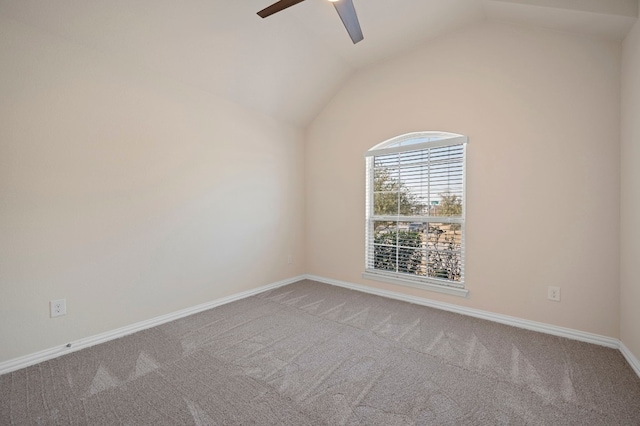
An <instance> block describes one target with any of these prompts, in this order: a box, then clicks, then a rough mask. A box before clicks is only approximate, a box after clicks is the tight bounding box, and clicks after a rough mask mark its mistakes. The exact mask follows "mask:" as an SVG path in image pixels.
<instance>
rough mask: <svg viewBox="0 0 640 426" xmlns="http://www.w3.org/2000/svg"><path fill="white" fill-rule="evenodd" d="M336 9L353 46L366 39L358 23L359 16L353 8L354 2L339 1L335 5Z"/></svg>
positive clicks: (349, 0) (350, 0)
mask: <svg viewBox="0 0 640 426" xmlns="http://www.w3.org/2000/svg"><path fill="white" fill-rule="evenodd" d="M333 6H334V7H335V8H336V11H337V12H338V15H340V19H342V23H343V24H344V27H345V28H346V29H347V32H348V33H349V36H350V37H351V40H353V44H356V43H357V42H359V41H362V40H363V39H364V35H362V29H361V28H360V22H358V15H357V14H356V8H355V7H354V6H353V0H338V1H336V2H335V3H333Z"/></svg>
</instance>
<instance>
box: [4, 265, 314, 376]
mask: <svg viewBox="0 0 640 426" xmlns="http://www.w3.org/2000/svg"><path fill="white" fill-rule="evenodd" d="M304 278H305V277H304V276H297V277H293V278H289V279H286V280H282V281H278V282H275V283H271V284H267V285H264V286H261V287H258V288H254V289H252V290H248V291H244V292H242V293H238V294H233V295H231V296H227V297H223V298H221V299H217V300H213V301H211V302H207V303H203V304H201V305H197V306H193V307H191V308H186V309H182V310H180V311H177V312H172V313H170V314H166V315H161V316H159V317H156V318H151V319H149V320H146V321H141V322H138V323H136V324H132V325H127V326H125V327H121V328H118V329H115V330H111V331H107V332H105V333H101V334H97V335H95V336H91V337H87V338H85V339H81V340H77V341H75V342H71V343H69V344H68V345H64V346H58V347H54V348H50V349H45V350H43V351H39V352H36V353H33V354H29V355H25V356H21V357H18V358H14V359H10V360H8V361H4V362H0V375H2V374H6V373H10V372H12V371H15V370H19V369H21V368H25V367H29V366H30V365H34V364H38V363H40V362H43V361H48V360H50V359H53V358H56V357H59V356H61V355H64V354H68V353H71V352H76V351H79V350H80V349H84V348H88V347H89V346H94V345H97V344H100V343H104V342H108V341H109V340H113V339H118V338H120V337H124V336H127V335H129V334H133V333H136V332H138V331H142V330H146V329H147V328H151V327H155V326H157V325H160V324H164V323H167V322H169V321H173V320H177V319H180V318H184V317H186V316H189V315H193V314H197V313H198V312H202V311H206V310H208V309H211V308H215V307H216V306H220V305H226V304H227V303H231V302H235V301H236V300H240V299H244V298H247V297H250V296H255V295H256V294H259V293H263V292H265V291H267V290H272V289H274V288H278V287H282V286H284V285H287V284H292V283H294V282H297V281H300V280H302V279H304Z"/></svg>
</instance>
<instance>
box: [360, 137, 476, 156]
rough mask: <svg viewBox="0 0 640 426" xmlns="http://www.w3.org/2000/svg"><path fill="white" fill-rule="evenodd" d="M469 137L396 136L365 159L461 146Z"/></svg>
mask: <svg viewBox="0 0 640 426" xmlns="http://www.w3.org/2000/svg"><path fill="white" fill-rule="evenodd" d="M467 142H468V141H467V137H466V136H463V135H459V134H457V133H448V132H413V133H407V134H404V135H400V136H396V137H394V138H391V139H389V140H386V141H384V142H381V143H379V144H378V145H376V146H374V147H373V148H371V149H370V150H368V151H367V152H366V153H365V155H364V156H365V157H373V156H377V155H383V154H391V153H394V152H402V151H413V150H418V149H424V148H435V147H439V146H449V145H459V144H461V143H467Z"/></svg>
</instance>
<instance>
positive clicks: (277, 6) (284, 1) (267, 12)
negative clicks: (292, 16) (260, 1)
mask: <svg viewBox="0 0 640 426" xmlns="http://www.w3.org/2000/svg"><path fill="white" fill-rule="evenodd" d="M303 1H304V0H280V1H278V2H275V3H274V4H272V5H271V6H269V7H266V8H264V9H262V10H261V11H260V12H258V15H259V16H260V17H261V18H266V17H267V16H271V15H273V14H274V13H277V12H280V11H281V10H285V9H286V8H288V7H291V6H293V5H296V4H298V3H300V2H303Z"/></svg>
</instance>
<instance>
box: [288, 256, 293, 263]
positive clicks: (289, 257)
mask: <svg viewBox="0 0 640 426" xmlns="http://www.w3.org/2000/svg"><path fill="white" fill-rule="evenodd" d="M287 263H288V264H289V265H291V264H292V263H293V255H292V254H290V255H289V256H287Z"/></svg>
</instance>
